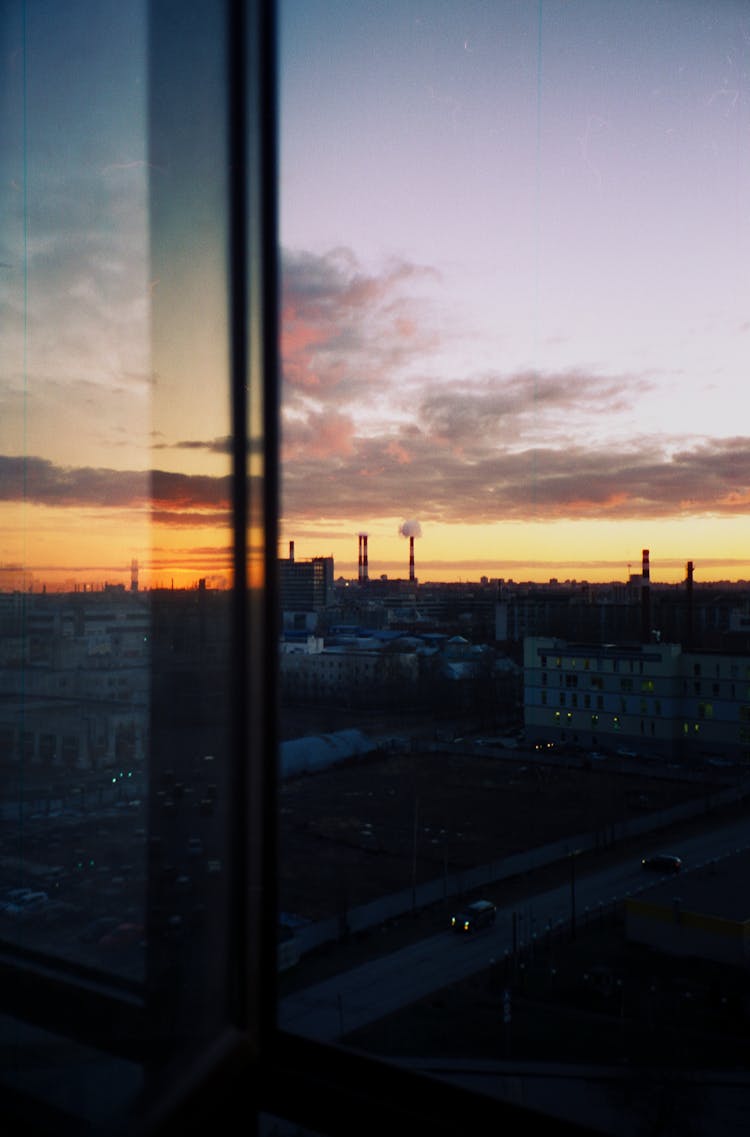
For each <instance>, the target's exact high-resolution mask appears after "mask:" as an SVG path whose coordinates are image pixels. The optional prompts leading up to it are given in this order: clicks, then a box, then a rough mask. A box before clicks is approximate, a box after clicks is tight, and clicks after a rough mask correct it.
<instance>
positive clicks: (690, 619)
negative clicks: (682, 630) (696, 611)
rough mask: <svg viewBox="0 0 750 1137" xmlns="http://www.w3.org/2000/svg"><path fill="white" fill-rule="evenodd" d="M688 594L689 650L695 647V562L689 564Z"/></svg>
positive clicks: (687, 645)
mask: <svg viewBox="0 0 750 1137" xmlns="http://www.w3.org/2000/svg"><path fill="white" fill-rule="evenodd" d="M685 585H686V592H687V644H686V645H685V646H686V647H687V648H688V649H691V648H692V646H693V562H692V561H688V563H687V579H686V581H685Z"/></svg>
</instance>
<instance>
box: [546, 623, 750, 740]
mask: <svg viewBox="0 0 750 1137" xmlns="http://www.w3.org/2000/svg"><path fill="white" fill-rule="evenodd" d="M749 681H750V655H747V654H738V653H723V652H708V651H701V652H698V651H684V650H683V648H682V646H681V645H680V644H676V643H658V642H654V643H622V644H586V643H570V642H568V641H566V640H560V639H556V638H554V637H550V636H530V637H528V638H527V639H526V640H525V641H524V720H525V724H526V730H527V734H528V736H529V738H530V739H533V740H537V739H538V740H541V741H549V742H557V743H562V744H571V745H577V746H582V747H585V748H587V749H592V750H596V749H606V748H613V749H623V748H625V749H632V750H634V751H637V752H643V753H649V754H655V755H661V756H664V757H679V758H681V759H683V760H687V761H697V762H701V761H706V760H710V759H712V758H719V759H728V760H733V761H738V762H750V687H749V686H748V682H749Z"/></svg>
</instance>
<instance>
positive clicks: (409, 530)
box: [398, 521, 422, 581]
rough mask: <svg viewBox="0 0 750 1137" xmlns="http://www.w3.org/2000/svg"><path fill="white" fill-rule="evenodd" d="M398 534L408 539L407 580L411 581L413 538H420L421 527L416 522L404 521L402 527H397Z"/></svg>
mask: <svg viewBox="0 0 750 1137" xmlns="http://www.w3.org/2000/svg"><path fill="white" fill-rule="evenodd" d="M398 531H399V533H400V534H401V536H402V537H408V538H409V580H411V581H413V580H414V579H415V576H414V538H415V537H421V536H422V526H421V525H420V524H419V522H418V521H404V523H403V525H400V526H399V530H398Z"/></svg>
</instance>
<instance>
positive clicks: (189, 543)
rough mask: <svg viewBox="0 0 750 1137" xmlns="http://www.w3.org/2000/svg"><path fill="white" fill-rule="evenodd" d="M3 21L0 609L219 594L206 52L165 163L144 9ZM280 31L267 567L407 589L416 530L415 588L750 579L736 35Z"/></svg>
mask: <svg viewBox="0 0 750 1137" xmlns="http://www.w3.org/2000/svg"><path fill="white" fill-rule="evenodd" d="M0 21H2V25H1V27H0V31H1V32H2V34H1V35H0V49H1V50H2V52H3V68H2V71H1V72H0V100H1V101H0V108H1V114H0V131H1V132H2V133H1V134H0V152H1V153H2V154H3V155H4V157H3V160H2V170H3V177H2V186H1V188H0V194H2V207H3V215H4V217H6V218H7V219H8V223H7V224H4V225H3V226H2V228H1V229H0V328H1V329H2V340H3V353H2V359H1V360H0V589H2V588H3V587H9V586H16V584H17V582H18V581H19V580H23V582H24V583H26V584H28V583H32V584H33V585H34V586H35V587H37V586H40V584H41V582H48V583H49V584H50V586H52V587H63V586H69V585H70V583H71V582H74V581H75V582H80V581H88V582H89V583H96V584H100V583H101V582H102V581H104V580H108V581H110V582H112V581H117V582H126V583H127V581H128V579H129V578H130V574H131V564H132V562H133V561H134V560H136V561H137V562H138V566H139V573H140V581H141V584H142V585H146V586H148V585H149V584H159V583H160V584H167V585H168V584H169V583H170V582H174V583H176V584H179V585H182V584H190V583H192V582H194V581H195V580H196V579H197V578H198V577H205V578H206V579H207V581H208V583H209V584H210V585H213V586H222V585H224V584H226V583H227V581H228V547H229V519H228V512H227V509H228V489H229V479H228V475H229V463H228V453H227V436H228V433H229V421H230V418H229V407H228V399H227V395H226V383H225V380H224V379H223V376H224V375H225V373H226V358H225V352H224V349H223V348H222V344H223V342H224V340H223V336H224V334H225V329H226V318H225V314H224V312H225V309H224V301H225V267H226V266H225V243H226V234H225V233H224V232H223V231H222V228H221V222H220V217H221V202H222V200H223V197H222V194H223V192H224V190H225V182H224V178H223V173H222V162H221V150H220V140H219V141H215V140H213V138H212V137H211V142H210V143H209V141H208V138H209V135H210V132H211V121H212V120H211V117H210V116H206V117H205V121H204V120H203V119H202V117H201V115H200V114H196V113H193V112H192V111H191V110H190V107H189V105H188V101H189V99H190V98H191V97H192V95H191V83H192V88H193V89H197V90H203V91H205V90H210V78H211V71H210V68H211V67H212V66H215V61H212V59H210V58H207V62H206V61H204V59H203V56H204V55H206V56H207V57H208V56H210V49H208V48H206V44H208V43H212V42H213V41H212V38H211V37H210V36H206V34H205V29H203V34H198V33H197V34H196V37H195V42H194V44H193V45H192V47H193V51H187V52H185V53H184V56H185V62H184V67H183V77H184V79H185V87H184V88H183V94H184V99H185V107H184V108H182V109H184V114H182V115H181V114H180V109H177V108H175V107H171V108H164V111H163V114H164V117H165V119H166V120H167V121H168V122H171V123H172V124H174V123H179V129H174V128H173V129H172V132H171V133H172V135H173V136H174V139H173V146H172V149H169V147H167V148H164V147H162V149H161V150H160V149H159V145H158V143H159V142H160V141H161V142H162V143H163V141H164V137H169V135H167V136H162V137H161V139H160V138H159V137H157V145H155V144H154V140H153V137H152V139H151V142H150V143H149V142H148V131H147V110H148V101H147V100H148V91H149V74H148V69H147V65H146V22H145V8H144V5H143V4H141V3H133V4H129V5H122V4H118V3H114V2H113V0H97V2H94V0H85V2H84V0H76V2H75V3H72V4H69V5H65V6H61V5H59V4H57V3H53V2H52V0H39V3H36V4H34V5H27V4H24V3H21V2H20V0H19V3H17V4H10V5H5V6H3V9H2V16H0ZM279 24H280V48H279V59H280V90H279V103H280V132H279V171H280V178H279V216H280V233H279V255H280V265H281V274H280V275H281V293H282V295H281V313H282V320H281V329H280V359H281V370H282V377H283V380H282V408H281V411H282V454H281V487H282V495H281V526H280V534H281V542H280V549H279V552H280V555H282V556H286V555H287V548H288V542H289V541H292V540H293V541H294V542H295V555H296V557H297V559H304V558H306V557H311V556H328V555H332V556H333V557H334V561H335V572H336V575H344V576H350V577H351V576H356V574H357V554H358V534H359V533H361V532H366V533H367V534H368V557H369V570H370V575H381V574H387V575H389V576H390V577H399V576H401V577H405V576H406V575H407V573H408V541H407V540H406V539H405V537H404V536H403V535H402V534H401V529H402V527H403V525H404V522H405V521H407V520H412V521H418V523H419V529H420V532H421V535H420V536H419V537H418V538H417V539H416V552H415V560H416V571H417V576H418V577H419V579H422V580H458V579H463V580H476V579H479V578H480V577H481V576H487V577H489V578H497V577H500V578H504V579H515V580H530V579H536V580H547V579H549V578H551V577H557V578H559V579H567V578H572V579H578V580H584V579H585V580H591V581H594V580H611V579H625V577H626V576H627V573H628V572H629V571H631V568H632V571H636V570H637V567H638V564H639V562H640V557H641V550H642V549H643V548H649V549H650V554H651V577H652V580H654V581H659V580H663V581H678V580H680V579H683V578H684V575H685V564H686V562H687V561H688V560H692V561H693V562H694V564H695V577H696V581H700V580H713V579H738V578H741V579H745V578H750V527H749V526H748V513H749V512H750V435H749V433H748V428H747V423H746V415H745V414H743V411H744V410H745V409H746V408H747V407H748V405H750V395H748V394H747V393H746V392H747V390H748V383H747V373H748V370H750V369H749V368H748V363H750V267H749V266H750V217H749V212H750V99H749V96H750V86H749V76H750V9H748V7H747V5H746V3H744V0H743V2H740V0H701V2H698V0H630V2H629V3H628V4H622V3H621V2H620V0H492V2H489V0H482V2H471V0H461V2H458V0H452V2H447V0H446V2H442V0H429V2H427V0H424V2H422V0H398V2H395V0H381V2H380V3H377V4H374V3H371V2H367V3H365V2H363V0H325V2H318V0H281V3H280V19H279ZM182 54H183V53H182V52H181V55H182ZM201 66H205V68H206V72H205V74H206V75H207V76H208V78H209V82H208V83H207V84H204V85H203V86H201V84H199V83H198V82H195V81H194V80H195V78H196V76H198V75H199V74H200V67H201ZM152 98H153V90H152ZM170 116H171V117H170ZM214 133H215V130H214ZM212 146H213V147H214V149H212V148H211V147H212ZM161 186H168V187H169V186H171V189H172V197H171V199H170V200H175V197H174V190H175V187H177V189H178V191H179V192H178V195H177V200H178V201H179V202H180V207H179V208H177V209H175V210H174V211H173V213H172V214H171V215H170V216H168V217H164V216H162V215H161V214H158V202H159V200H160V198H159V189H160V187H161ZM155 202H156V206H155V205H154V203H155ZM149 210H151V212H150V213H149ZM175 269H179V270H180V271H179V274H178V272H176V271H174V270H175ZM178 275H179V279H178ZM155 328H156V329H157V332H156V333H155V332H154V329H155Z"/></svg>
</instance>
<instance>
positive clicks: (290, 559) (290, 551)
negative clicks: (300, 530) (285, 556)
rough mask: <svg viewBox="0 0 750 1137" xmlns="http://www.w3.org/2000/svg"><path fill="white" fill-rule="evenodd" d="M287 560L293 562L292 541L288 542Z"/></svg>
mask: <svg viewBox="0 0 750 1137" xmlns="http://www.w3.org/2000/svg"><path fill="white" fill-rule="evenodd" d="M289 562H290V564H294V541H290V542H289Z"/></svg>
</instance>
